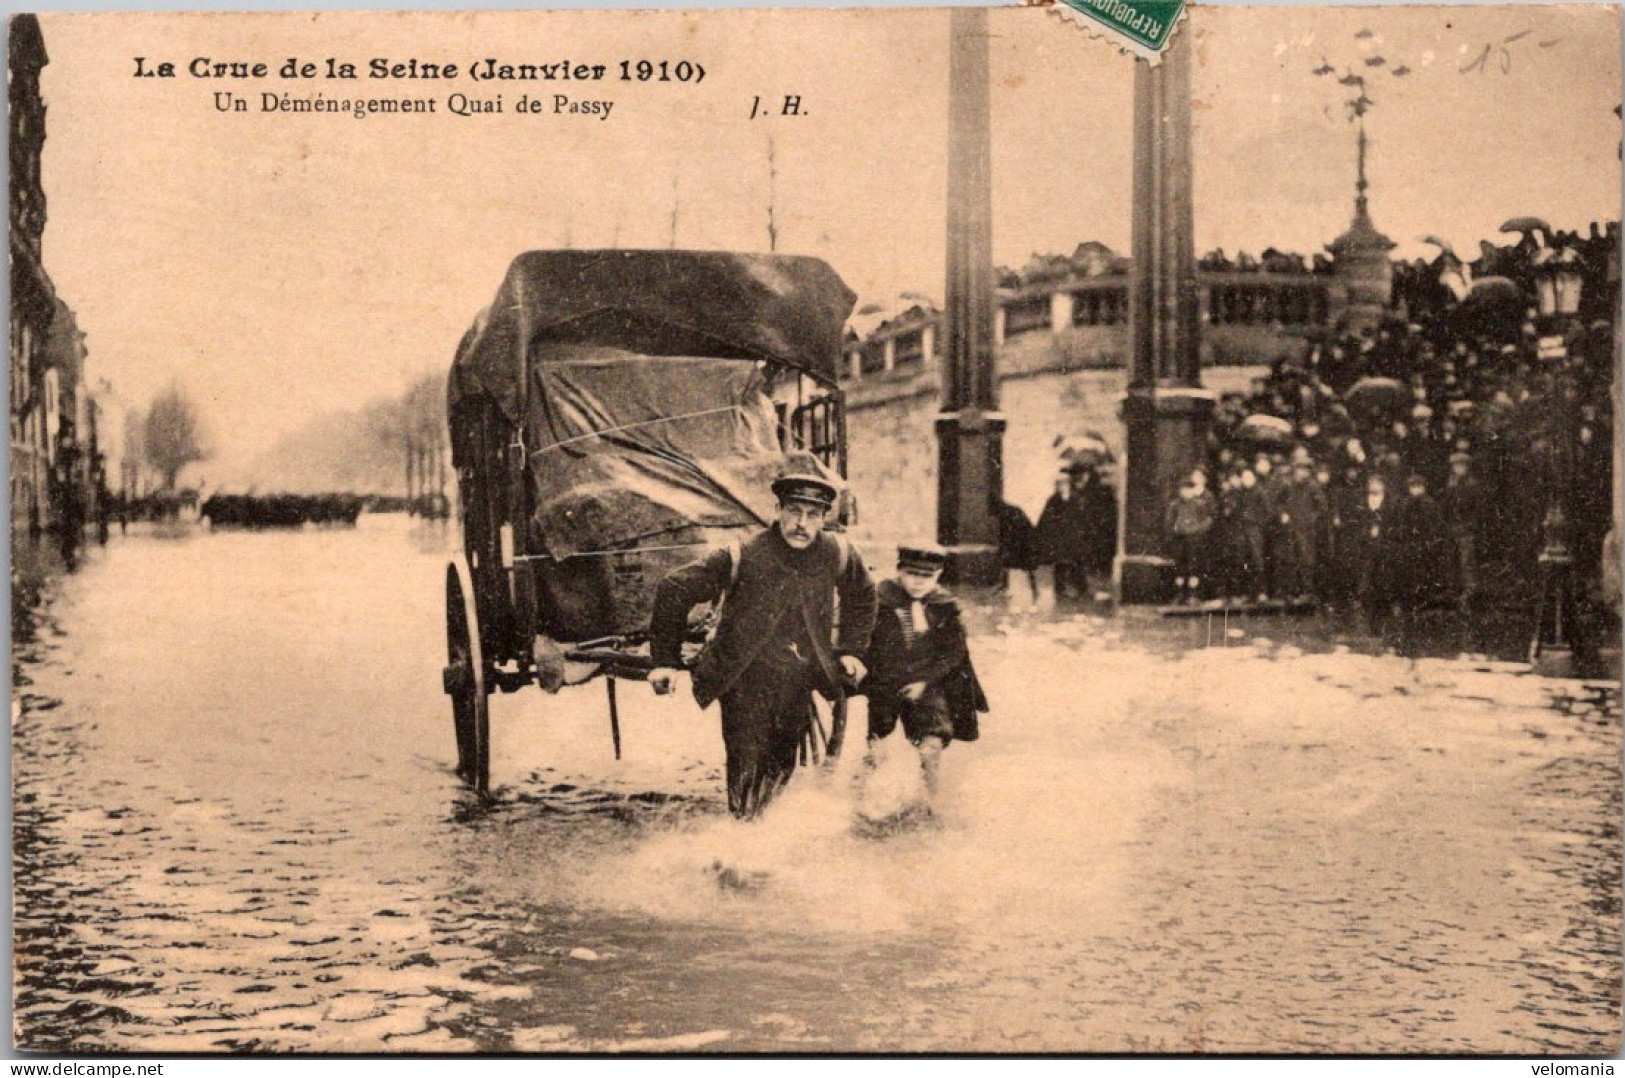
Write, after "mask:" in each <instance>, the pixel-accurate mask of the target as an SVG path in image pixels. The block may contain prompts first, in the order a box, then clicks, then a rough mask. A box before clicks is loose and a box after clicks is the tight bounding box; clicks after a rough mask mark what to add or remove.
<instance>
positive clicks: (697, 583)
mask: <svg viewBox="0 0 1625 1078" xmlns="http://www.w3.org/2000/svg"><path fill="white" fill-rule="evenodd" d="M844 542H845V541H844V540H838V539H836V538H835V537H834V536H832V535H829V534H821V535H819V536H818V538H817V539H816V540H814V542H813V544H812V545H811V546H809V547H808V548H807V549H805V550H796V549H795V548H793V547H792V546H790V544H789V543H786V542H785V541H784V539H783V538H781V537H780V535H779V532H778V528H777V526H774V527H771V528H767V529H764V530H763V531H761V532H759V533H757V534H756V535H755V536H753V537H751V538H750V539H748V540H746V541H745V542H744V543H742V544H741V545H740V548H739V564H738V566H737V567H735V565H734V558H733V552H732V551H731V550H729V549H728V548H721V549H718V550H714V551H712V552H711V554H710V555H708V556H707V557H705V558H703V559H701V560H700V561H697V562H695V563H694V564H692V565H688V566H685V567H684V568H682V569H678V570H677V571H675V572H673V573H671V574H670V575H668V576H667V577H666V578H665V580H663V581H661V583H660V587H659V588H658V590H656V592H655V601H654V611H653V613H652V614H651V615H650V619H649V645H650V647H649V650H650V655H651V657H652V658H653V659H654V661H655V663H656V664H658V665H660V666H669V667H679V666H681V665H682V642H683V636H684V634H685V632H686V630H687V625H688V612H689V611H690V610H691V609H693V607H695V606H696V605H698V604H700V603H706V602H715V601H716V600H717V599H718V598H719V597H721V596H722V595H723V593H724V592H726V593H727V600H726V601H725V602H724V603H723V606H722V616H721V618H720V619H719V621H718V623H717V631H716V636H715V637H714V638H713V639H712V641H711V643H710V644H708V645H707V646H706V648H705V651H704V653H703V654H702V655H701V657H700V660H699V662H698V663H697V664H696V666H695V667H694V670H693V682H694V698H695V700H697V701H698V702H699V705H700V706H701V707H709V706H710V704H711V701H713V700H716V699H718V698H719V697H721V696H722V695H723V694H724V693H726V692H727V691H728V690H729V689H731V688H733V687H734V685H735V684H736V683H737V682H738V681H739V679H740V677H741V676H742V675H743V674H744V673H745V671H746V670H747V669H749V668H750V666H751V665H752V664H753V663H755V662H756V661H757V660H758V659H764V660H771V661H772V663H773V664H774V665H780V664H779V663H778V660H779V659H780V658H782V657H780V656H776V655H774V654H770V652H773V651H776V650H777V649H786V648H788V647H789V646H790V644H791V643H792V642H793V641H801V640H805V641H808V642H810V644H811V647H812V652H813V654H812V655H811V656H810V658H811V659H812V660H813V662H814V663H815V664H816V666H817V669H818V678H819V681H820V686H819V687H820V688H821V689H822V690H823V691H825V692H826V693H827V694H829V695H834V694H835V693H836V692H837V691H838V687H839V686H840V684H841V672H840V669H839V667H838V666H837V664H836V659H837V657H838V656H840V655H855V656H862V655H863V653H864V652H865V651H866V650H867V649H868V646H869V635H870V633H871V632H872V631H873V630H874V624H875V588H874V583H873V582H872V581H871V580H870V579H869V572H868V570H867V569H865V568H864V566H863V560H862V559H861V558H859V557H858V555H857V554H856V552H854V551H852V550H851V549H850V548H847V550H846V552H845V553H844V554H843V552H842V544H843V543H844ZM843 561H844V563H845V564H844V568H843V565H842V563H843ZM837 594H838V595H839V596H840V624H839V626H836V624H835V596H836V595H837ZM832 636H833V644H832V643H831V639H832Z"/></svg>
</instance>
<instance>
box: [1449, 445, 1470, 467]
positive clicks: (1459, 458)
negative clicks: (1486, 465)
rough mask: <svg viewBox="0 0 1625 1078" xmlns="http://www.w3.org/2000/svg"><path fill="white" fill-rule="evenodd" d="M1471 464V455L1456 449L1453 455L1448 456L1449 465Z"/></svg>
mask: <svg viewBox="0 0 1625 1078" xmlns="http://www.w3.org/2000/svg"><path fill="white" fill-rule="evenodd" d="M1472 462H1473V455H1472V454H1471V453H1464V452H1462V451H1461V450H1459V449H1458V450H1456V451H1455V452H1454V453H1452V454H1450V463H1451V464H1471V463H1472Z"/></svg>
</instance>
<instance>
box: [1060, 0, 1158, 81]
mask: <svg viewBox="0 0 1625 1078" xmlns="http://www.w3.org/2000/svg"><path fill="white" fill-rule="evenodd" d="M1035 6H1042V7H1046V8H1048V9H1049V12H1050V14H1051V15H1053V16H1054V17H1056V18H1058V19H1060V20H1062V21H1063V22H1068V23H1071V24H1072V25H1073V26H1074V27H1076V28H1078V29H1079V30H1082V31H1083V32H1084V33H1085V34H1088V35H1089V36H1090V37H1092V38H1095V39H1097V40H1099V41H1104V42H1106V43H1107V44H1108V45H1112V46H1114V47H1116V49H1117V51H1118V52H1121V53H1126V54H1128V55H1129V56H1134V57H1138V58H1139V59H1142V60H1144V61H1146V62H1147V63H1149V64H1150V65H1151V66H1152V67H1156V66H1157V65H1158V64H1160V63H1161V62H1162V53H1163V50H1165V49H1167V48H1168V46H1169V45H1170V44H1172V43H1173V40H1174V37H1175V35H1177V34H1179V33H1182V32H1183V31H1184V24H1185V22H1186V14H1187V13H1188V12H1189V11H1190V3H1189V0H1186V2H1185V3H1183V4H1181V5H1180V6H1179V13H1178V14H1176V15H1175V16H1174V24H1173V25H1172V26H1170V27H1169V28H1168V33H1167V34H1166V35H1165V36H1164V37H1163V39H1162V49H1153V48H1148V47H1147V46H1145V45H1143V44H1141V43H1140V42H1138V41H1135V40H1134V39H1133V38H1131V37H1129V36H1128V35H1127V34H1124V33H1122V32H1121V31H1119V30H1117V29H1116V28H1115V27H1113V26H1112V25H1111V24H1110V23H1107V22H1104V21H1102V20H1100V19H1098V18H1096V17H1095V16H1093V15H1090V14H1089V13H1088V12H1086V11H1083V10H1081V9H1080V8H1076V7H1073V6H1072V5H1071V4H1069V3H1067V2H1066V0H1048V2H1045V3H1043V4H1040V5H1035Z"/></svg>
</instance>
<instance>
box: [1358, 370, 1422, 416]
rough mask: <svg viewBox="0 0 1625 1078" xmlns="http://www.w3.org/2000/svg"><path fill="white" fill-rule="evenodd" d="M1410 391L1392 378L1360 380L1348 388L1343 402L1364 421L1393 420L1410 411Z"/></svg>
mask: <svg viewBox="0 0 1625 1078" xmlns="http://www.w3.org/2000/svg"><path fill="white" fill-rule="evenodd" d="M1412 399H1413V398H1412V396H1411V391H1410V390H1408V389H1406V388H1405V385H1404V383H1402V382H1397V381H1395V380H1394V379H1392V378H1362V379H1360V380H1359V381H1358V382H1355V383H1354V384H1353V385H1352V386H1350V387H1349V391H1348V392H1347V393H1346V394H1344V395H1343V402H1344V403H1345V404H1347V405H1348V409H1349V412H1350V413H1351V414H1353V415H1355V416H1358V417H1359V418H1361V419H1364V420H1368V421H1370V420H1393V419H1398V418H1400V417H1402V416H1404V415H1405V414H1406V413H1407V412H1408V411H1410V408H1411V403H1412Z"/></svg>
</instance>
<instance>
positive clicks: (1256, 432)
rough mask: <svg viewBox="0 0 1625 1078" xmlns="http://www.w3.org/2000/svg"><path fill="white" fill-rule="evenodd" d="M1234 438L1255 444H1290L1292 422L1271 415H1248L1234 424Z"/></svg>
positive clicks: (1292, 438)
mask: <svg viewBox="0 0 1625 1078" xmlns="http://www.w3.org/2000/svg"><path fill="white" fill-rule="evenodd" d="M1234 437H1235V438H1237V439H1239V440H1241V441H1244V442H1252V443H1253V444H1255V445H1280V446H1287V445H1291V444H1292V443H1293V442H1294V441H1296V440H1297V439H1296V438H1295V437H1294V436H1293V433H1292V424H1291V423H1288V422H1287V421H1286V420H1284V419H1282V418H1281V417H1280V416H1273V415H1250V416H1248V417H1247V418H1246V419H1243V420H1242V421H1241V422H1240V423H1238V424H1237V425H1236V431H1235V435H1234Z"/></svg>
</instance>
